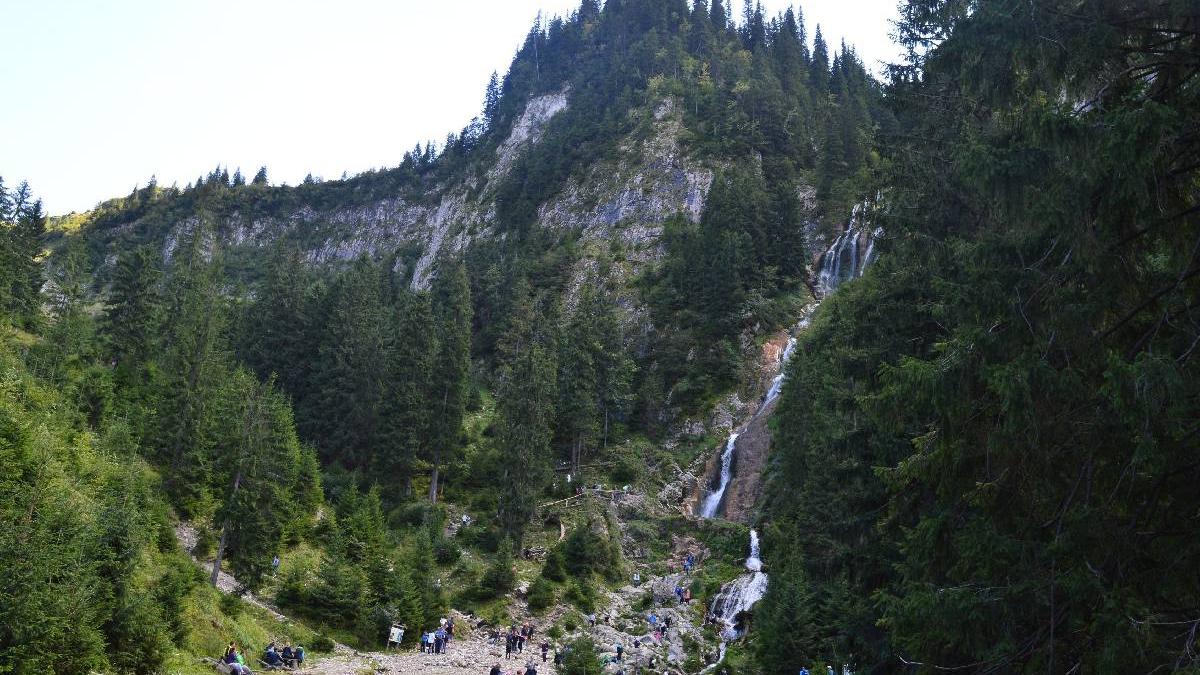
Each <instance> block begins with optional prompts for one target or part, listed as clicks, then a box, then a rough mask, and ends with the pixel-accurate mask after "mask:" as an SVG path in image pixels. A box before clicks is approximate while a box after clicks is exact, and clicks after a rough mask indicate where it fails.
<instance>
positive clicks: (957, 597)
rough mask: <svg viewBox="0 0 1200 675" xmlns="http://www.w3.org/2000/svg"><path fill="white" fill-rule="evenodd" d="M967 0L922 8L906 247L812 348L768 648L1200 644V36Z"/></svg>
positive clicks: (1145, 648)
mask: <svg viewBox="0 0 1200 675" xmlns="http://www.w3.org/2000/svg"><path fill="white" fill-rule="evenodd" d="M967 4H968V3H958V2H952V3H943V2H933V1H929V2H926V1H924V0H914V1H911V2H909V3H908V4H907V5H906V6H905V8H904V10H903V20H902V21H901V23H900V29H899V34H900V35H901V37H902V38H903V39H904V40H905V44H906V46H907V47H908V48H909V49H910V50H911V53H910V62H909V64H907V66H906V67H904V68H900V69H897V71H896V72H895V76H896V77H895V79H894V82H893V85H892V96H891V97H890V100H891V101H892V103H893V105H894V106H895V107H896V110H897V113H898V115H899V116H900V118H901V123H902V124H903V125H904V133H903V134H902V136H900V137H898V138H897V139H896V140H895V141H894V144H893V145H891V146H889V147H887V148H885V150H886V151H887V161H888V162H889V167H888V171H887V181H888V186H889V190H888V192H887V193H886V197H885V198H884V201H885V202H886V203H887V206H886V207H885V209H884V212H883V213H882V214H881V218H882V221H881V223H880V224H881V225H882V226H883V228H884V231H885V232H886V233H887V236H886V238H885V240H884V241H883V242H880V244H881V253H880V256H879V262H878V263H877V264H876V265H875V266H874V267H873V268H871V269H870V270H868V272H867V275H866V277H864V278H863V279H862V280H861V281H859V282H856V283H853V284H848V285H847V286H845V287H843V288H842V289H840V290H839V291H838V293H837V294H836V295H835V296H834V297H832V298H830V299H828V300H827V301H826V302H825V303H824V304H823V306H822V308H821V312H820V316H819V317H818V319H817V321H815V322H814V323H813V326H812V328H811V330H810V331H809V333H808V334H807V335H806V336H805V338H804V339H803V340H802V344H801V347H800V349H798V350H797V355H798V356H797V358H796V359H795V361H794V363H793V365H792V367H791V369H790V371H789V376H788V386H787V387H786V388H785V392H784V395H783V399H782V400H781V402H780V404H779V408H778V412H777V434H776V437H775V445H776V448H777V452H778V455H779V461H780V464H779V472H778V474H777V475H776V477H775V479H774V483H773V487H772V489H771V490H770V493H771V494H770V495H769V500H770V502H771V506H770V516H771V517H770V518H769V521H770V522H771V523H772V526H771V527H770V528H768V529H767V530H766V531H765V532H764V535H765V540H766V550H765V551H764V559H766V560H769V561H771V565H772V571H773V572H774V570H775V569H783V570H795V571H794V572H792V573H791V576H792V578H793V579H796V580H800V582H799V583H787V584H784V583H776V582H775V579H776V575H775V574H773V575H772V584H771V586H770V589H769V590H768V594H767V597H766V598H765V599H764V600H763V605H762V609H761V611H760V613H759V616H757V617H756V622H757V623H758V625H761V622H762V621H766V622H767V623H768V625H769V626H770V630H771V631H772V632H773V633H777V632H779V631H785V630H789V629H790V630H791V631H792V635H795V636H797V641H796V642H795V643H792V644H791V647H792V648H793V649H794V651H791V652H790V653H789V651H788V650H786V649H776V648H774V646H772V645H766V644H760V645H759V649H758V653H759V657H760V659H761V660H762V663H761V665H762V667H763V668H764V669H765V670H768V671H772V672H789V671H794V670H795V668H796V667H797V665H798V660H799V659H803V658H814V657H816V658H822V659H830V660H833V659H834V658H841V659H842V660H843V661H844V660H845V659H846V658H850V655H853V659H855V660H856V661H858V662H859V663H858V664H857V667H856V668H855V669H856V671H859V672H863V671H871V672H883V671H891V670H894V669H895V668H897V667H898V665H897V661H896V658H897V657H903V658H904V659H906V660H908V661H915V662H920V663H923V664H925V666H924V667H925V668H928V669H931V670H932V669H950V668H957V669H970V670H980V671H983V670H1004V671H1011V672H1035V671H1063V672H1065V671H1071V670H1075V671H1081V672H1082V671H1095V672H1108V671H1137V672H1150V671H1153V670H1170V669H1189V668H1192V669H1194V668H1195V667H1196V660H1195V657H1194V654H1193V653H1192V652H1191V651H1189V647H1188V646H1187V642H1186V640H1185V638H1183V637H1182V635H1181V634H1180V633H1179V632H1178V628H1179V626H1180V625H1183V624H1191V623H1192V622H1193V621H1194V619H1195V617H1194V612H1190V611H1189V610H1185V609H1183V608H1185V607H1186V608H1190V607H1195V606H1196V605H1197V604H1198V602H1200V589H1197V587H1196V584H1195V583H1193V580H1192V578H1191V576H1189V575H1177V574H1174V573H1172V572H1170V571H1169V570H1176V569H1179V570H1182V569H1187V568H1192V567H1195V565H1196V561H1197V559H1198V557H1200V547H1197V545H1196V542H1197V541H1200V539H1198V537H1197V528H1196V523H1195V522H1194V519H1188V518H1184V517H1181V516H1180V514H1183V513H1193V512H1195V510H1196V509H1197V508H1198V507H1200V504H1198V502H1197V492H1196V490H1195V489H1194V485H1195V482H1196V480H1197V479H1198V478H1200V475H1198V474H1197V466H1196V464H1195V462H1194V461H1193V458H1192V457H1191V454H1190V453H1189V452H1187V451H1186V450H1185V448H1190V447H1191V446H1192V445H1194V436H1195V431H1196V427H1195V424H1194V419H1195V401H1196V397H1197V384H1196V383H1197V382H1200V378H1198V377H1197V373H1196V372H1195V370H1196V365H1195V363H1196V361H1195V358H1194V351H1195V350H1194V346H1195V344H1196V343H1197V331H1196V329H1195V322H1194V314H1195V307H1196V304H1197V295H1198V294H1200V285H1198V282H1197V277H1196V275H1195V268H1194V266H1195V260H1194V258H1193V251H1194V250H1195V249H1194V247H1195V242H1196V241H1197V239H1198V237H1200V234H1198V233H1200V220H1197V218H1196V215H1195V214H1196V206H1197V203H1196V202H1197V199H1196V192H1195V189H1194V188H1195V185H1196V180H1197V168H1196V165H1195V162H1194V161H1193V160H1191V159H1184V158H1190V157H1194V156H1195V155H1196V154H1197V152H1198V151H1200V147H1198V146H1197V136H1196V133H1195V132H1196V125H1195V115H1194V114H1193V112H1194V110H1196V109H1197V106H1198V105H1200V102H1198V101H1197V92H1198V90H1197V89H1196V88H1195V87H1194V86H1191V85H1184V84H1183V83H1182V80H1180V79H1177V78H1181V77H1182V78H1188V80H1189V81H1190V80H1192V79H1194V76H1195V71H1196V69H1195V67H1194V65H1189V66H1186V67H1185V66H1182V65H1180V61H1179V59H1181V58H1183V54H1185V53H1186V54H1192V53H1194V52H1195V47H1196V45H1195V38H1194V36H1192V37H1187V38H1184V37H1179V38H1172V39H1169V40H1167V41H1166V42H1160V39H1161V37H1160V36H1161V35H1164V34H1171V35H1179V33H1177V32H1176V31H1178V30H1180V29H1181V28H1182V27H1183V26H1184V25H1185V24H1186V23H1187V22H1186V20H1184V19H1182V18H1181V16H1180V15H1179V14H1177V13H1175V11H1174V10H1173V9H1171V7H1170V5H1169V4H1168V5H1161V6H1155V7H1143V6H1139V7H1138V8H1133V7H1128V6H1120V7H1117V6H1111V7H1109V6H1105V7H1100V6H1087V7H1074V6H1072V9H1071V10H1070V11H1065V10H1066V6H1067V3H1061V2H1049V3H1042V4H1039V5H1038V6H1037V7H1034V8H1028V7H1027V8H1022V9H1019V10H1018V9H1016V8H1013V7H1009V6H1001V5H991V4H986V3H985V4H981V5H977V6H972V7H970V8H968V7H967ZM1151 26H1154V27H1153V28H1151ZM1047 35H1054V36H1055V37H1054V40H1053V41H1050V42H1048V41H1046V40H1045V39H1044V38H1045V36H1047ZM999 45H1003V49H1000V48H999ZM1001 52H1002V53H1003V54H1004V58H992V57H993V56H996V55H997V54H1000V53H1001ZM831 137H832V136H831ZM1185 577H1187V578H1185ZM1178 622H1183V623H1178ZM810 626H811V627H812V628H811V629H810V628H809V627H810Z"/></svg>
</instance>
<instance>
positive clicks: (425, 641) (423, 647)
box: [421, 632, 429, 654]
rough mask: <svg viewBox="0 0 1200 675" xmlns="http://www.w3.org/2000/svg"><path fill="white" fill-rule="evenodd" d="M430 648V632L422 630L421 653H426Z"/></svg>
mask: <svg viewBox="0 0 1200 675" xmlns="http://www.w3.org/2000/svg"><path fill="white" fill-rule="evenodd" d="M428 648H429V633H426V632H422V633H421V653H422V654H424V653H425V651H426V650H427V649H428Z"/></svg>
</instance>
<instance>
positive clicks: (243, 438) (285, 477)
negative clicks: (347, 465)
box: [210, 368, 302, 589]
mask: <svg viewBox="0 0 1200 675" xmlns="http://www.w3.org/2000/svg"><path fill="white" fill-rule="evenodd" d="M221 398H222V400H221V404H220V406H221V413H222V414H221V418H222V420H223V423H222V427H223V429H222V434H221V435H222V438H221V442H220V443H219V450H218V451H217V456H216V457H215V458H214V473H215V475H216V476H217V478H218V480H217V483H218V485H224V486H226V492H225V494H224V496H223V500H222V504H221V506H220V508H218V509H217V512H216V515H215V520H216V521H217V522H220V523H222V526H221V534H220V538H219V542H218V544H217V554H216V559H215V561H214V563H213V571H212V575H211V579H210V580H211V582H212V583H213V584H214V585H215V584H216V580H217V574H218V572H219V571H220V568H221V562H222V560H223V558H224V557H225V556H226V555H228V557H229V561H230V566H231V567H232V568H233V570H234V572H235V573H236V574H237V577H238V579H239V581H240V582H241V583H243V584H245V585H246V586H247V587H248V588H251V589H254V588H257V587H258V585H259V584H260V583H261V582H262V580H263V579H264V577H265V576H266V575H267V574H268V573H269V572H270V570H271V559H272V558H273V557H274V555H275V553H276V552H277V551H278V550H279V545H280V541H281V539H282V535H283V531H284V528H285V527H286V526H287V525H288V524H290V522H291V521H292V519H293V514H294V513H295V512H296V511H297V510H298V505H297V496H298V495H297V494H295V493H294V492H293V489H294V487H295V486H296V478H297V469H298V468H299V466H300V465H301V452H302V451H301V448H300V441H299V439H298V437H297V436H296V429H295V422H294V421H293V419H292V410H291V406H290V405H289V404H288V402H287V399H286V398H285V397H284V396H283V395H282V394H281V393H280V392H279V391H278V390H277V389H275V387H274V383H272V382H267V383H261V382H259V381H258V380H257V379H256V378H255V377H254V375H253V374H251V373H250V372H248V371H246V370H244V369H240V368H239V369H238V370H236V371H235V372H234V373H233V374H232V376H230V377H229V378H228V380H227V382H226V384H225V386H224V387H223V392H222V396H221Z"/></svg>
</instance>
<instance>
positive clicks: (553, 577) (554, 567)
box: [541, 546, 567, 582]
mask: <svg viewBox="0 0 1200 675" xmlns="http://www.w3.org/2000/svg"><path fill="white" fill-rule="evenodd" d="M541 575H542V576H543V577H545V578H547V579H549V580H550V581H559V582H562V581H566V580H567V558H566V553H565V552H564V549H563V547H562V546H555V547H553V548H551V549H550V550H549V551H548V552H547V553H546V562H545V564H543V565H542V574H541Z"/></svg>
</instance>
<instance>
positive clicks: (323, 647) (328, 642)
mask: <svg viewBox="0 0 1200 675" xmlns="http://www.w3.org/2000/svg"><path fill="white" fill-rule="evenodd" d="M310 647H311V648H312V650H313V651H314V652H321V653H322V654H328V653H329V652H332V651H333V649H334V648H335V647H337V643H336V642H334V641H333V639H332V638H330V637H329V636H328V635H323V634H320V635H317V636H316V637H314V638H313V641H312V644H311V645H310Z"/></svg>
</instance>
